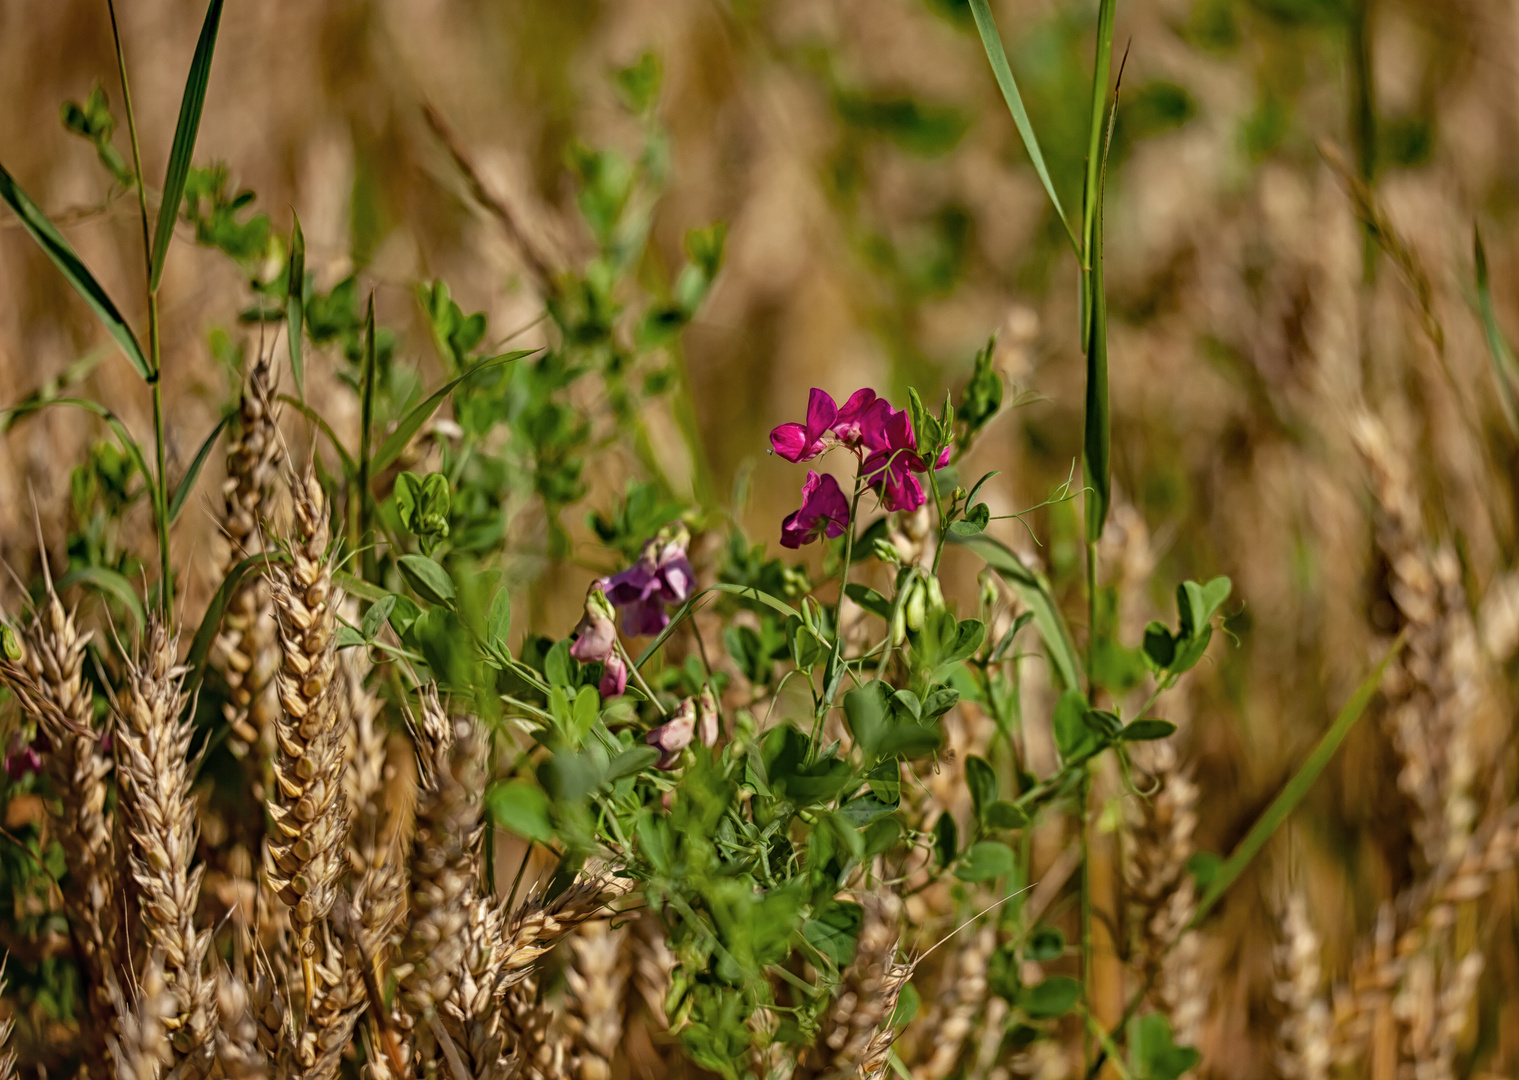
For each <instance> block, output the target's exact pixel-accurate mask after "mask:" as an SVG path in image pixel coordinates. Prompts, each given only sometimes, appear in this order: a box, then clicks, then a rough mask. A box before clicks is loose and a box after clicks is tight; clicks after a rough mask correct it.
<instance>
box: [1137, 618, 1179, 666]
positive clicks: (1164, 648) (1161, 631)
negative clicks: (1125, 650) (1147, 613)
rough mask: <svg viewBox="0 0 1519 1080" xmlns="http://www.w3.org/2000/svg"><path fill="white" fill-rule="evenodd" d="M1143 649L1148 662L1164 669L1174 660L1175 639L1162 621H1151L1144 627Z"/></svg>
mask: <svg viewBox="0 0 1519 1080" xmlns="http://www.w3.org/2000/svg"><path fill="white" fill-rule="evenodd" d="M1144 650H1145V656H1146V657H1148V658H1149V661H1150V663H1152V664H1154V665H1155V666H1156V667H1157V668H1160V669H1161V670H1162V671H1164V670H1165V669H1166V668H1168V667H1170V666H1171V665H1172V663H1174V662H1175V660H1176V639H1175V638H1174V637H1172V636H1171V631H1169V630H1167V629H1166V627H1165V625H1164V624H1163V623H1158V622H1152V623H1151V624H1150V625H1149V626H1146V627H1145V644H1144Z"/></svg>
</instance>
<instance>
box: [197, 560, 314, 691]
mask: <svg viewBox="0 0 1519 1080" xmlns="http://www.w3.org/2000/svg"><path fill="white" fill-rule="evenodd" d="M289 559H290V557H289V556H288V555H286V554H285V553H284V552H282V551H266V552H260V553H259V554H257V555H249V556H248V557H247V558H246V559H243V560H242V561H241V562H239V563H237V564H236V565H234V566H233V567H232V569H230V570H228V571H227V575H226V577H224V578H222V583H221V585H220V586H219V587H218V588H217V590H216V594H215V595H214V596H212V597H211V603H209V604H208V605H206V613H205V614H204V615H202V616H201V620H200V626H199V628H197V629H196V631H195V639H194V640H193V641H191V642H190V652H189V655H188V656H186V657H185V666H186V667H187V668H188V669H189V677H188V678H187V679H186V680H185V693H186V694H189V695H190V696H191V697H193V696H194V695H195V691H196V690H198V689H199V688H200V683H201V679H202V678H204V677H205V674H206V661H207V659H208V658H209V657H210V655H211V646H212V645H213V644H214V643H215V642H216V634H217V631H219V630H220V629H221V624H222V616H223V615H225V614H226V611H227V605H228V604H229V603H231V602H232V597H233V596H235V595H236V594H237V590H238V589H239V588H241V587H242V584H243V579H244V578H245V577H247V576H248V575H249V574H250V573H255V572H257V571H260V570H262V569H263V568H264V567H265V566H266V565H267V564H269V563H274V562H288V561H289Z"/></svg>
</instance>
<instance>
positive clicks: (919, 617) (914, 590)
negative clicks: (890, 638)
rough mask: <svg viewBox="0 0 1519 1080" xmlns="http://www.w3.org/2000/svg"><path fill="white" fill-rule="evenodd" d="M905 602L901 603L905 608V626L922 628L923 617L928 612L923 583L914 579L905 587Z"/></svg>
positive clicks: (910, 628)
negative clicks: (906, 590)
mask: <svg viewBox="0 0 1519 1080" xmlns="http://www.w3.org/2000/svg"><path fill="white" fill-rule="evenodd" d="M907 589H908V592H907V603H906V604H905V605H903V606H904V607H905V608H906V609H907V628H908V629H909V630H921V629H923V619H924V617H925V616H926V615H927V614H928V611H927V608H928V603H927V601H928V597H927V596H926V595H925V593H926V590H925V589H924V588H923V583H922V582H920V581H917V580H914V581H913V583H912V584H911V585H909V586H908V587H907Z"/></svg>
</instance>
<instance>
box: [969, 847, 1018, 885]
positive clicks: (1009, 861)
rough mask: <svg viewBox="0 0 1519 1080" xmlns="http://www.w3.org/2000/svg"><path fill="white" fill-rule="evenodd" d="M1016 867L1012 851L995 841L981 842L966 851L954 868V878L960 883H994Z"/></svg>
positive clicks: (1015, 859)
mask: <svg viewBox="0 0 1519 1080" xmlns="http://www.w3.org/2000/svg"><path fill="white" fill-rule="evenodd" d="M1016 865H1018V857H1017V856H1016V855H1014V854H1013V849H1012V848H1010V847H1008V846H1007V845H1006V844H1002V843H998V842H997V841H996V840H982V841H981V842H980V843H976V844H972V845H971V846H970V847H969V848H968V849H966V852H965V856H964V857H963V858H962V859H961V860H960V865H959V866H957V867H955V877H957V878H959V879H960V880H961V881H972V882H976V881H995V880H996V879H997V878H999V877H1002V876H1004V875H1005V874H1010V873H1012V870H1013V867H1015V866H1016Z"/></svg>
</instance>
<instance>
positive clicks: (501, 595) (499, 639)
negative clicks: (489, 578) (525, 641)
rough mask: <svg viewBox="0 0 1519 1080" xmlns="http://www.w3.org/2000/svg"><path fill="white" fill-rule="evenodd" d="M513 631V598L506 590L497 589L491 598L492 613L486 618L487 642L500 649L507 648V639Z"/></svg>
mask: <svg viewBox="0 0 1519 1080" xmlns="http://www.w3.org/2000/svg"><path fill="white" fill-rule="evenodd" d="M511 629H512V597H511V593H510V592H508V591H507V590H506V589H505V588H501V589H497V590H496V595H495V596H493V597H491V606H490V612H489V613H488V614H487V615H486V617H485V640H486V641H487V642H489V643H490V644H491V645H494V646H495V647H496V648H498V649H503V650H504V649H505V648H506V637H507V634H509V633H510V632H511Z"/></svg>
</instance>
